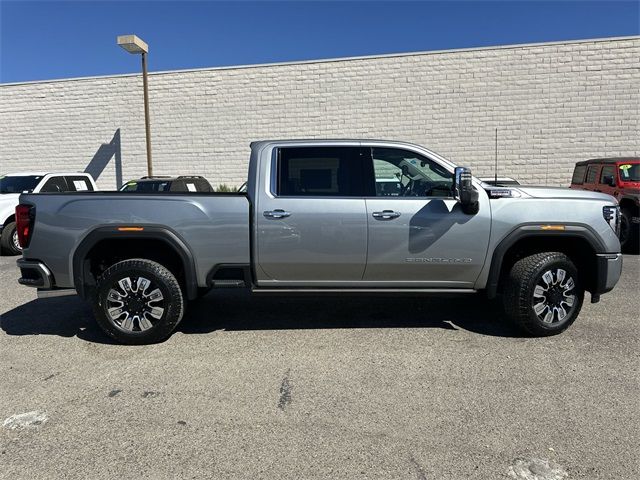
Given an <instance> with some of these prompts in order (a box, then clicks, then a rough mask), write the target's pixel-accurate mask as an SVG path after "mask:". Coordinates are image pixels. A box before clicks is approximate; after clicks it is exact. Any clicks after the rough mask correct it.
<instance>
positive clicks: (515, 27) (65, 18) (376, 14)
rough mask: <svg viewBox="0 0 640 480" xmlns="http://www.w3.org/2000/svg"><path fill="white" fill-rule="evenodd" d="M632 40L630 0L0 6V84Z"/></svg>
mask: <svg viewBox="0 0 640 480" xmlns="http://www.w3.org/2000/svg"><path fill="white" fill-rule="evenodd" d="M131 33H133V34H136V35H138V36H139V37H141V38H142V39H143V40H145V41H146V42H147V43H148V44H149V57H148V62H149V70H150V71H163V70H176V69H190V68H202V67H216V66H229V65H247V64H255V63H271V62H286V61H299V60H313V59H322V58H335V57H349V56H359V55H376V54H387V53H400V52H415V51H426V50H442V49H453V48H467V47H480V46H490V45H506V44H517V43H533V42H546V41H562V40H574V39H585V38H598V37H615V36H627V35H638V34H640V0H631V1H617V0H610V1H580V0H571V1H555V2H545V1H493V2H488V1H479V0H476V1H410V2H403V1H374V2H371V1H296V2H294V1H289V2H273V1H258V2H249V1H235V2H218V1H197V2H188V1H180V2H178V1H141V2H129V1H109V2H102V1H88V0H87V1H69V2H60V1H44V2H36V1H29V0H27V1H12V0H0V82H1V83H11V82H22V81H31V80H47V79H58V78H73V77H84V76H94V75H110V74H121V73H134V72H139V71H140V61H139V59H138V58H137V56H135V55H131V54H128V53H127V52H125V51H124V50H122V49H121V48H119V47H118V46H117V45H116V36H117V35H122V34H131Z"/></svg>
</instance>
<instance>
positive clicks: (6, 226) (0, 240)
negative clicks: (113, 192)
mask: <svg viewBox="0 0 640 480" xmlns="http://www.w3.org/2000/svg"><path fill="white" fill-rule="evenodd" d="M97 189H98V188H97V187H96V182H95V181H94V180H93V177H92V176H91V175H89V174H88V173H47V172H19V173H8V174H6V175H2V174H0V247H1V249H2V253H4V254H5V255H19V254H20V253H21V252H22V249H21V248H20V244H19V243H18V232H17V231H16V222H15V209H16V206H17V205H18V203H19V198H20V194H21V193H57V192H93V191H95V190H97Z"/></svg>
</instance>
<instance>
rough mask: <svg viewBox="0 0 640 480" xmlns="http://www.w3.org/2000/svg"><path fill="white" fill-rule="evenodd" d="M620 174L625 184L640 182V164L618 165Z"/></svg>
mask: <svg viewBox="0 0 640 480" xmlns="http://www.w3.org/2000/svg"><path fill="white" fill-rule="evenodd" d="M618 172H620V180H621V181H623V182H640V163H622V164H620V165H618Z"/></svg>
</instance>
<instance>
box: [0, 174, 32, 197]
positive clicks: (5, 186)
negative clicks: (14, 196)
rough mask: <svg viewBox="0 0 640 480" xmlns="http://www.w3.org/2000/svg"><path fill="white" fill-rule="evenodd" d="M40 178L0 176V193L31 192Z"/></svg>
mask: <svg viewBox="0 0 640 480" xmlns="http://www.w3.org/2000/svg"><path fill="white" fill-rule="evenodd" d="M41 179H42V177H40V176H35V175H29V176H26V177H13V176H11V177H3V176H2V175H0V193H22V192H32V191H33V189H34V188H36V185H38V183H39V182H40V180H41Z"/></svg>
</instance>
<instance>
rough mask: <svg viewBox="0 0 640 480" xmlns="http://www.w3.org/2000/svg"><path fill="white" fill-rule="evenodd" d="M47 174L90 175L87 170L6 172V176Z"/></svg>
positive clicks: (38, 175)
mask: <svg viewBox="0 0 640 480" xmlns="http://www.w3.org/2000/svg"><path fill="white" fill-rule="evenodd" d="M46 175H89V174H88V173H86V172H11V173H5V174H3V176H5V177H44V176H46Z"/></svg>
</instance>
